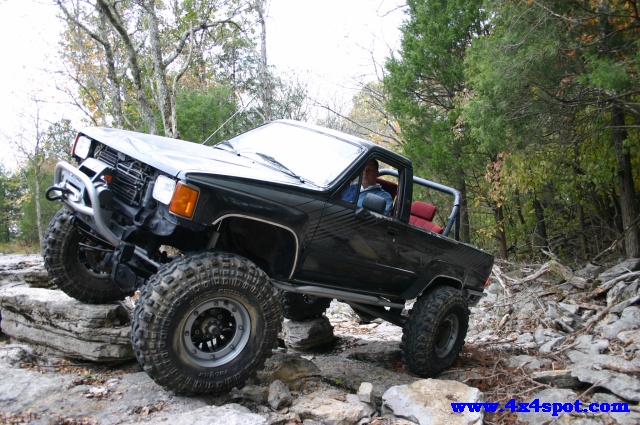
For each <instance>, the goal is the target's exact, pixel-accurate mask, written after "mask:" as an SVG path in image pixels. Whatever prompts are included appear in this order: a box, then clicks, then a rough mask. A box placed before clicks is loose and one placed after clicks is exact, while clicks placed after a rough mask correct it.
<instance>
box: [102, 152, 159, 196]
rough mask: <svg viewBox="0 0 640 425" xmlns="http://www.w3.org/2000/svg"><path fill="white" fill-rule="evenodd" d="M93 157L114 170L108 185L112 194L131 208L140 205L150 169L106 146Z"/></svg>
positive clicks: (148, 179) (149, 178)
mask: <svg viewBox="0 0 640 425" xmlns="http://www.w3.org/2000/svg"><path fill="white" fill-rule="evenodd" d="M95 156H96V159H98V160H100V161H102V162H104V163H105V164H108V165H109V166H111V167H112V168H113V169H114V170H115V173H114V176H113V179H112V180H111V183H109V188H110V189H111V191H112V192H113V194H114V195H115V196H116V197H117V198H119V199H120V200H121V201H124V202H125V203H127V204H128V205H131V206H133V207H139V206H140V205H142V201H143V199H144V190H145V188H146V187H147V184H148V183H149V181H150V180H151V177H150V175H151V172H150V171H151V168H150V167H149V166H148V165H145V164H143V163H141V162H139V161H136V160H134V159H133V158H131V157H129V156H127V155H124V154H122V153H119V152H117V151H114V150H113V149H111V148H108V147H106V146H104V147H103V148H102V149H98V150H97V151H96V155H95Z"/></svg>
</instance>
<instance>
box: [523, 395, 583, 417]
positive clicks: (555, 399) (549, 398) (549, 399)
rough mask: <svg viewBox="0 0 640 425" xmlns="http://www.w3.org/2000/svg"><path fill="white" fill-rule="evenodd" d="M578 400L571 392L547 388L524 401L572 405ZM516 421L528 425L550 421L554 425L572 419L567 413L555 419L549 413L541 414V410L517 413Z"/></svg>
mask: <svg viewBox="0 0 640 425" xmlns="http://www.w3.org/2000/svg"><path fill="white" fill-rule="evenodd" d="M577 398H578V395H577V394H576V393H574V392H573V391H571V390H567V389H561V388H548V389H545V390H542V391H540V392H538V393H536V394H535V395H534V396H533V397H531V398H530V399H528V400H526V402H527V403H531V402H532V401H533V400H538V402H539V403H540V404H542V403H573V402H574V401H576V399H577ZM518 419H519V420H520V421H522V422H524V423H528V424H529V425H543V424H548V423H550V422H552V421H554V423H556V421H557V423H564V421H566V420H570V419H573V418H572V417H571V416H569V415H568V414H567V413H562V414H560V415H558V416H556V417H554V416H552V413H550V412H542V411H541V409H540V410H539V411H538V412H536V411H535V410H531V411H529V412H519V413H518Z"/></svg>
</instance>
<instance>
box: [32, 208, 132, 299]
mask: <svg viewBox="0 0 640 425" xmlns="http://www.w3.org/2000/svg"><path fill="white" fill-rule="evenodd" d="M72 220H73V214H71V213H70V212H69V211H68V210H67V209H65V208H62V209H61V210H59V211H58V212H57V213H56V214H55V215H54V216H53V218H52V219H51V222H50V223H49V227H48V228H47V231H46V233H45V238H44V248H43V256H44V266H45V268H46V269H47V272H48V273H49V276H50V277H51V279H52V280H53V283H54V284H55V285H56V286H57V287H58V288H60V289H61V290H62V291H63V292H64V293H65V294H67V295H69V296H70V297H72V298H75V299H76V300H78V301H82V302H84V303H88V304H106V303H112V302H116V301H121V300H123V299H125V297H127V295H131V294H128V293H125V292H123V291H122V290H121V289H120V288H119V287H118V285H117V284H116V283H115V282H114V281H113V280H112V279H111V273H110V270H101V269H99V263H100V261H101V260H102V259H103V257H104V255H105V251H104V250H107V251H108V250H109V249H113V248H112V247H100V246H99V245H98V244H96V243H95V242H94V241H93V240H92V239H91V238H89V237H87V236H86V234H85V233H83V232H82V231H80V230H79V229H78V228H77V227H76V226H74V225H73V224H72ZM90 246H95V247H96V248H98V249H95V250H94V249H90V248H89V247H90ZM102 248H104V250H102Z"/></svg>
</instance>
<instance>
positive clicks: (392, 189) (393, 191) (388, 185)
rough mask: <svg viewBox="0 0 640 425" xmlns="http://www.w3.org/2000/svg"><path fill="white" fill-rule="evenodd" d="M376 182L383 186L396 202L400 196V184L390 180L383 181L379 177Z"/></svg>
mask: <svg viewBox="0 0 640 425" xmlns="http://www.w3.org/2000/svg"><path fill="white" fill-rule="evenodd" d="M376 182H377V183H378V184H380V186H382V188H383V189H384V190H385V192H387V193H389V194H390V195H391V197H392V198H393V199H394V200H395V199H396V196H397V195H398V184H397V183H395V182H392V181H389V180H385V179H381V178H380V177H378V178H377V179H376Z"/></svg>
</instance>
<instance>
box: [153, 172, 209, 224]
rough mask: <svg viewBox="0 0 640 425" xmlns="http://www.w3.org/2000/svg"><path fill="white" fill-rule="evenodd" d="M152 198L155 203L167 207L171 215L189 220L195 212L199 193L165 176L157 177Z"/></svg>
mask: <svg viewBox="0 0 640 425" xmlns="http://www.w3.org/2000/svg"><path fill="white" fill-rule="evenodd" d="M152 196H153V199H155V200H156V201H158V202H161V203H163V204H165V205H169V211H170V212H172V213H173V214H176V215H179V216H181V217H186V218H191V217H193V213H194V212H195V209H196V204H197V203H198V197H199V196H200V192H198V190H197V189H195V188H192V187H190V186H187V185H186V184H185V183H182V182H176V181H175V180H173V179H171V178H169V177H167V176H158V178H157V179H156V182H155V184H154V185H153V192H152Z"/></svg>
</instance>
